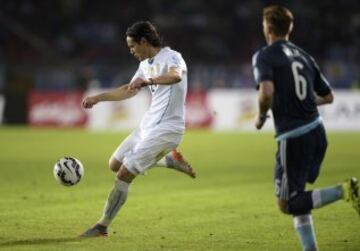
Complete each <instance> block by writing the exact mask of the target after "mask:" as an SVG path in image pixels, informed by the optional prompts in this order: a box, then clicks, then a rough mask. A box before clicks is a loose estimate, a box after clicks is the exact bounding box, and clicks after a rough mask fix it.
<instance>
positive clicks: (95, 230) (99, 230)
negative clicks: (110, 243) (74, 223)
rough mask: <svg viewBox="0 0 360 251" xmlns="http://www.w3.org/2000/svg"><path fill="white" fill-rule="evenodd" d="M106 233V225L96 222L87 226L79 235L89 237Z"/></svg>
mask: <svg viewBox="0 0 360 251" xmlns="http://www.w3.org/2000/svg"><path fill="white" fill-rule="evenodd" d="M107 235H108V232H107V227H105V226H102V225H100V224H96V225H95V226H93V227H91V228H89V229H88V230H86V231H85V232H84V233H82V234H81V235H80V236H79V237H81V238H90V237H101V236H107Z"/></svg>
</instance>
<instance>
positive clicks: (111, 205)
mask: <svg viewBox="0 0 360 251" xmlns="http://www.w3.org/2000/svg"><path fill="white" fill-rule="evenodd" d="M135 177H136V175H135V174H133V173H131V172H130V171H129V170H128V169H127V168H126V167H125V166H124V165H122V166H121V168H120V170H119V171H118V173H117V177H116V180H115V184H114V186H113V188H112V190H111V191H110V193H109V196H108V198H107V201H106V204H105V207H104V211H103V215H102V217H101V218H100V220H99V221H98V222H97V224H95V225H94V226H93V227H91V228H89V229H88V230H87V231H85V232H84V233H83V234H81V235H80V237H97V236H107V233H108V231H107V229H108V227H109V225H110V224H111V223H112V221H113V220H114V218H115V217H116V215H117V213H118V212H119V210H120V208H121V207H122V206H123V205H124V204H125V201H126V199H127V196H128V190H129V185H130V183H131V182H132V181H133V180H134V179H135Z"/></svg>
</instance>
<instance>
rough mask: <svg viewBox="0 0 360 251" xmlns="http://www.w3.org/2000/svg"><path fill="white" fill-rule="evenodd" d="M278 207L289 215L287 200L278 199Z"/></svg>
mask: <svg viewBox="0 0 360 251" xmlns="http://www.w3.org/2000/svg"><path fill="white" fill-rule="evenodd" d="M278 207H279V209H280V211H281V212H282V213H284V214H289V207H288V202H287V201H286V200H281V199H278Z"/></svg>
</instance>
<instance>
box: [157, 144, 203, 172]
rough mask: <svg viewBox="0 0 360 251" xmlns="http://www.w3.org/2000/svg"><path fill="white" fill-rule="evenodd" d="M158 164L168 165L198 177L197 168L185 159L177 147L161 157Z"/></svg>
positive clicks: (161, 165)
mask: <svg viewBox="0 0 360 251" xmlns="http://www.w3.org/2000/svg"><path fill="white" fill-rule="evenodd" d="M156 166H160V167H167V168H171V169H174V170H177V171H179V172H183V173H185V174H187V175H189V176H190V177H191V178H195V177H196V173H195V170H194V169H193V168H192V166H191V165H190V164H189V162H187V161H186V160H185V159H184V157H183V156H182V154H181V153H180V152H179V151H177V150H176V149H173V150H172V151H171V152H169V153H168V154H166V155H165V156H164V157H163V158H162V159H160V160H159V161H158V162H157V163H156Z"/></svg>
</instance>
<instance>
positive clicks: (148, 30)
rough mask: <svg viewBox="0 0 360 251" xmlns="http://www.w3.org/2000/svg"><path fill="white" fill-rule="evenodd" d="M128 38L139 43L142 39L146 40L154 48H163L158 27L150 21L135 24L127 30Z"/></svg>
mask: <svg viewBox="0 0 360 251" xmlns="http://www.w3.org/2000/svg"><path fill="white" fill-rule="evenodd" d="M126 36H128V37H131V38H132V39H134V41H135V42H137V43H140V41H141V39H142V38H144V39H145V40H146V41H147V42H148V43H149V44H151V45H152V46H154V47H161V46H162V40H161V37H160V35H159V33H158V32H157V30H156V27H155V26H154V25H153V24H152V23H150V22H149V21H140V22H136V23H134V24H133V25H131V26H130V27H129V28H128V29H127V31H126Z"/></svg>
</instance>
